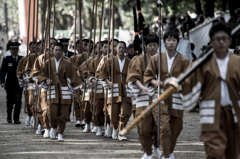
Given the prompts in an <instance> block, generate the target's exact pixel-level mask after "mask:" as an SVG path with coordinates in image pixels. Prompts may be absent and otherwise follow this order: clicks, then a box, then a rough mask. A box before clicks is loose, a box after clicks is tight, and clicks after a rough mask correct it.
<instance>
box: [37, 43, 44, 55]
mask: <svg viewBox="0 0 240 159" xmlns="http://www.w3.org/2000/svg"><path fill="white" fill-rule="evenodd" d="M38 51H39V52H40V53H42V52H43V50H42V44H41V43H40V44H39V45H38Z"/></svg>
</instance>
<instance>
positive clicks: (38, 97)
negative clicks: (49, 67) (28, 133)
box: [34, 0, 41, 129]
mask: <svg viewBox="0 0 240 159" xmlns="http://www.w3.org/2000/svg"><path fill="white" fill-rule="evenodd" d="M37 39H38V0H37V18H36V47H35V59H36V58H37V56H39V55H40V52H38V54H37V47H38V46H37ZM36 92H37V104H35V106H34V108H35V112H36V113H35V114H34V118H35V120H34V129H35V128H36V120H37V108H38V107H39V100H40V92H41V91H39V89H38V90H36Z"/></svg>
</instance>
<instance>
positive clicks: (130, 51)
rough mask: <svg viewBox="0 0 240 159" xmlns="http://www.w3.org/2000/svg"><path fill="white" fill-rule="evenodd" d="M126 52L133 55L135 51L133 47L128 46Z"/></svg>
mask: <svg viewBox="0 0 240 159" xmlns="http://www.w3.org/2000/svg"><path fill="white" fill-rule="evenodd" d="M128 53H129V54H130V55H131V56H134V55H135V54H136V53H135V52H134V50H133V47H131V48H128Z"/></svg>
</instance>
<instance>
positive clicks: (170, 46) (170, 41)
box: [164, 37, 178, 51]
mask: <svg viewBox="0 0 240 159" xmlns="http://www.w3.org/2000/svg"><path fill="white" fill-rule="evenodd" d="M164 44H165V47H166V49H167V50H169V51H175V50H176V48H177V44H178V41H177V39H176V38H174V37H168V38H167V39H166V40H165V41H164Z"/></svg>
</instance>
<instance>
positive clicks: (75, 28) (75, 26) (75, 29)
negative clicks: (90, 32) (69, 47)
mask: <svg viewBox="0 0 240 159" xmlns="http://www.w3.org/2000/svg"><path fill="white" fill-rule="evenodd" d="M76 21H77V0H75V19H74V44H75V47H74V56H76V47H77V46H76V33H77V25H76Z"/></svg>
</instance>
